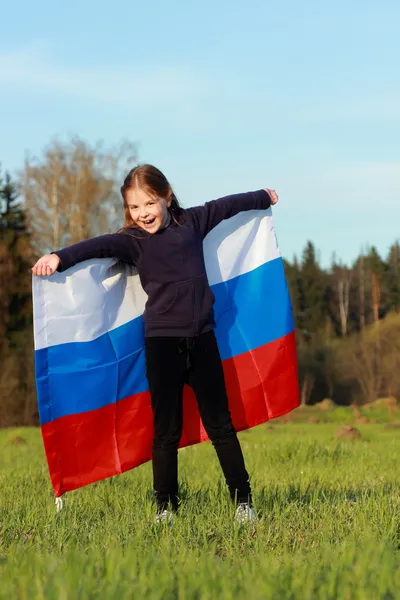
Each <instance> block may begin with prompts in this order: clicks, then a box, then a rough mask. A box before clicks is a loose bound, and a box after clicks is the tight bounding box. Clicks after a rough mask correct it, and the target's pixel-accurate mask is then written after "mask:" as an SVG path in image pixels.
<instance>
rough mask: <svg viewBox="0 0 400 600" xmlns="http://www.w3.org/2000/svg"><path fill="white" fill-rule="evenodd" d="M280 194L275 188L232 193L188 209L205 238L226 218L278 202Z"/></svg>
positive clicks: (261, 208)
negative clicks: (278, 194)
mask: <svg viewBox="0 0 400 600" xmlns="http://www.w3.org/2000/svg"><path fill="white" fill-rule="evenodd" d="M277 201H278V196H277V194H276V192H275V191H274V190H269V189H266V188H265V189H263V190H258V191H256V192H247V193H245V194H232V195H231V196H225V197H224V198H219V199H218V200H212V201H211V202H206V204H204V206H196V207H194V208H188V209H186V212H189V213H191V214H192V215H193V217H194V219H195V220H196V223H197V226H198V228H199V230H200V232H201V234H202V236H203V238H204V237H205V236H206V235H207V233H209V232H210V231H211V229H213V228H214V227H216V226H217V225H218V223H220V222H221V221H223V220H224V219H229V218H230V217H233V216H234V215H237V214H238V213H240V212H242V211H245V210H263V209H267V208H269V207H270V206H271V205H272V204H276V202H277Z"/></svg>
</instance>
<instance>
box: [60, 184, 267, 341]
mask: <svg viewBox="0 0 400 600" xmlns="http://www.w3.org/2000/svg"><path fill="white" fill-rule="evenodd" d="M270 204H271V199H270V196H269V194H268V192H266V191H265V190H258V191H256V192H248V193H245V194H233V195H231V196H225V197H224V198H220V199H219V200H212V201H211V202H207V203H206V204H205V205H204V206H196V207H194V208H188V209H185V210H183V212H182V219H181V220H180V221H179V223H176V222H175V221H174V220H171V222H170V224H169V225H168V226H167V227H165V228H164V229H160V230H158V231H157V232H156V233H154V234H149V233H148V232H146V231H144V230H142V229H139V228H137V227H131V228H129V229H126V230H125V231H123V232H119V233H111V234H107V235H101V236H99V237H95V238H92V239H89V240H85V241H83V242H78V243H77V244H73V245H72V246H68V247H67V248H64V249H62V250H57V251H56V252H55V254H57V256H59V258H60V260H61V264H60V265H59V267H58V271H65V270H66V269H68V268H69V267H72V266H73V265H75V264H76V263H78V262H81V261H83V260H88V259H90V258H106V257H115V258H118V259H120V260H121V261H123V262H125V263H128V264H131V265H134V266H135V267H136V268H137V270H138V273H139V277H140V281H141V284H142V286H143V289H144V290H145V292H146V293H147V295H148V299H147V302H146V307H145V312H144V315H143V319H144V325H145V335H146V336H147V337H153V336H168V337H195V336H197V335H200V334H201V333H205V332H207V331H210V330H211V329H213V328H214V326H215V322H214V311H213V304H214V295H213V293H212V291H211V289H210V286H209V284H208V280H207V274H206V270H205V264H204V255H203V240H204V238H205V236H206V235H207V233H209V231H211V229H213V228H214V227H215V226H216V225H218V223H220V222H221V221H223V220H224V219H229V218H230V217H233V216H234V215H236V214H238V213H239V212H242V211H246V210H254V209H256V210H261V209H267V208H269V206H270Z"/></svg>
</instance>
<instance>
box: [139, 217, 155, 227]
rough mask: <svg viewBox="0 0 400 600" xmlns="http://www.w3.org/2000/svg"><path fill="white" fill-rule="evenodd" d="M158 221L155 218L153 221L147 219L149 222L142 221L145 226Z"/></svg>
mask: <svg viewBox="0 0 400 600" xmlns="http://www.w3.org/2000/svg"><path fill="white" fill-rule="evenodd" d="M155 220H156V218H155V217H153V218H152V219H147V221H142V223H143V225H146V226H148V225H152V224H153V223H154V221H155Z"/></svg>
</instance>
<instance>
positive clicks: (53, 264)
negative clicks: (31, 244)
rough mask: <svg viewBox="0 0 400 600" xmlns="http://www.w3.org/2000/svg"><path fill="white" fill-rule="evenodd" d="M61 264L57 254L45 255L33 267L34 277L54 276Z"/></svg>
mask: <svg viewBox="0 0 400 600" xmlns="http://www.w3.org/2000/svg"><path fill="white" fill-rule="evenodd" d="M59 264H60V259H59V258H58V256H57V254H45V255H44V256H42V258H39V260H38V261H37V263H36V264H35V265H34V266H33V267H32V273H33V274H34V275H42V276H47V277H48V276H49V275H53V273H55V271H57V267H58V265H59Z"/></svg>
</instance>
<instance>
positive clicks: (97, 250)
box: [32, 233, 137, 276]
mask: <svg viewBox="0 0 400 600" xmlns="http://www.w3.org/2000/svg"><path fill="white" fill-rule="evenodd" d="M109 257H115V258H118V259H120V260H122V261H123V262H126V263H129V264H132V265H133V264H135V263H136V260H137V246H136V244H135V242H134V239H133V238H132V236H130V235H127V234H124V233H110V234H107V235H100V236H98V237H95V238H91V239H90V240H84V241H83V242H78V243H77V244H73V245H72V246H67V247H66V248H63V249H62V250H57V251H56V252H53V253H52V254H46V255H45V256H42V257H41V258H39V260H38V261H37V263H36V264H35V265H34V267H33V268H32V272H33V274H34V275H47V276H49V275H52V274H53V273H54V272H55V271H65V270H66V269H69V268H70V267H73V266H74V265H76V264H77V263H79V262H82V261H84V260H88V259H90V258H109Z"/></svg>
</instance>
